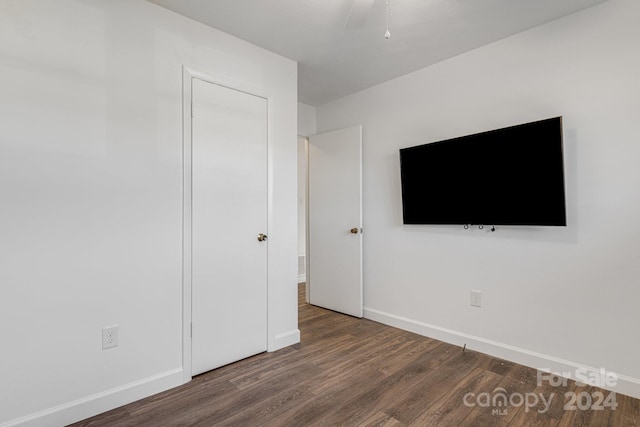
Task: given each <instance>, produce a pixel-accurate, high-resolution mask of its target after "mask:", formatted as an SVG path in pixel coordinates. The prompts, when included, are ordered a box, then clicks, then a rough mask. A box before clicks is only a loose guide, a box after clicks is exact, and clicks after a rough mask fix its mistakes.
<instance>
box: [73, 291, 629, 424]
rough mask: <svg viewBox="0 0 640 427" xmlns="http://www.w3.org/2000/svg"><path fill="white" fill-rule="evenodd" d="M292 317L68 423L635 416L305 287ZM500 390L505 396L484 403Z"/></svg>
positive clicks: (578, 420)
mask: <svg viewBox="0 0 640 427" xmlns="http://www.w3.org/2000/svg"><path fill="white" fill-rule="evenodd" d="M299 327H300V331H301V343H300V344H297V345H294V346H292V347H288V348H285V349H282V350H280V351H277V352H274V353H263V354H259V355H257V356H254V357H251V358H248V359H245V360H242V361H240V362H237V363H234V364H231V365H228V366H225V367H222V368H219V369H216V370H214V371H211V372H208V373H205V374H203V375H200V376H198V377H196V378H194V379H193V381H191V382H190V383H188V384H185V385H184V386H181V387H177V388H174V389H172V390H168V391H166V392H163V393H160V394H157V395H155V396H151V397H149V398H146V399H143V400H140V401H138V402H134V403H131V404H129V405H126V406H123V407H121V408H118V409H115V410H113V411H110V412H106V413H104V414H101V415H98V416H96V417H93V418H89V419H87V420H84V421H81V422H79V423H76V424H74V426H118V427H123V426H124V427H126V426H154V427H156V426H294V427H302V426H412V427H414V426H420V427H422V426H473V427H482V426H526V427H529V426H540V427H546V426H549V427H551V426H553V427H569V426H596V427H604V426H611V427H631V426H640V401H639V400H637V399H632V398H630V397H626V396H622V395H616V402H617V404H618V407H617V409H616V410H611V409H610V408H607V409H604V410H573V411H572V410H565V409H564V406H565V404H566V403H567V402H568V401H567V400H566V399H565V397H564V396H565V393H567V392H577V393H588V394H589V396H595V393H596V392H597V391H598V390H597V389H595V388H593V387H576V384H575V383H573V382H569V383H568V384H567V386H565V387H551V386H550V385H549V384H547V383H546V382H545V383H543V384H541V385H538V384H537V382H538V381H537V375H536V371H535V370H534V369H530V368H526V367H524V366H520V365H516V364H514V363H511V362H508V361H505V360H499V359H496V358H493V357H489V356H487V355H484V354H480V353H475V352H473V351H469V350H467V351H465V352H463V351H462V349H461V348H459V347H456V346H452V345H449V344H446V343H443V342H440V341H436V340H432V339H430V338H425V337H422V336H419V335H415V334H412V333H409V332H405V331H402V330H399V329H395V328H391V327H388V326H385V325H381V324H379V323H375V322H372V321H369V320H365V319H355V318H352V317H349V316H344V315H341V314H338V313H334V312H331V311H328V310H324V309H321V308H318V307H314V306H310V305H308V304H305V303H304V287H303V286H301V287H300V290H299ZM498 388H502V389H504V394H505V395H506V396H507V397H510V398H511V399H512V402H511V404H509V403H507V405H506V406H497V404H498V403H501V401H500V400H499V399H498V400H496V406H492V405H490V406H485V402H486V400H483V399H485V398H487V397H489V401H488V402H489V403H491V402H492V401H493V398H494V397H495V396H496V394H498V393H499V391H500V390H497V389H498ZM482 393H485V394H484V395H482ZM486 393H488V394H486ZM534 393H535V396H544V398H545V399H547V400H549V398H550V397H551V396H552V395H553V396H554V398H553V400H552V401H551V404H550V405H549V406H548V409H546V410H545V408H546V407H545V406H544V402H542V401H539V402H538V404H537V405H535V406H533V403H535V402H534V401H533V396H534ZM603 393H604V396H607V395H608V392H607V391H603ZM465 396H467V402H468V403H469V404H468V405H465V403H464V399H465ZM514 396H515V397H514ZM518 396H523V398H524V397H526V396H529V397H528V398H529V399H531V404H532V405H531V407H529V408H527V406H526V405H523V404H520V401H519V400H518ZM585 399H586V397H585ZM585 402H586V400H583V401H582V404H583V406H584V404H585Z"/></svg>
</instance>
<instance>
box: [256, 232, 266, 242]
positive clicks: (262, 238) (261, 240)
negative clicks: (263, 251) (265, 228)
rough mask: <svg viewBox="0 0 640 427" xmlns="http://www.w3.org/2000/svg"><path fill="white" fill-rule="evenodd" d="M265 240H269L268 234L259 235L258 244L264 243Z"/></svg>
mask: <svg viewBox="0 0 640 427" xmlns="http://www.w3.org/2000/svg"><path fill="white" fill-rule="evenodd" d="M265 240H267V235H266V234H262V233H260V234H258V242H264V241H265Z"/></svg>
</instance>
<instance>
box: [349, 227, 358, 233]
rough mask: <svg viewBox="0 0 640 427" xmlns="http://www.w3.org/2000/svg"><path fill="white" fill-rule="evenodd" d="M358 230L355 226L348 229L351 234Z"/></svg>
mask: <svg viewBox="0 0 640 427" xmlns="http://www.w3.org/2000/svg"><path fill="white" fill-rule="evenodd" d="M358 231H359V230H358V229H357V228H356V227H354V228H352V229H351V230H349V232H350V233H351V234H358Z"/></svg>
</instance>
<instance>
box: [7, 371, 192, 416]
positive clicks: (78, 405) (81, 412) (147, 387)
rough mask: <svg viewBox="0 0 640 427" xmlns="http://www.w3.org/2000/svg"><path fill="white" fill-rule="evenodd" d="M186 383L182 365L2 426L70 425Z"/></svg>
mask: <svg viewBox="0 0 640 427" xmlns="http://www.w3.org/2000/svg"><path fill="white" fill-rule="evenodd" d="M182 384H183V376H182V368H177V369H172V370H170V371H166V372H162V373H160V374H157V375H154V376H151V377H148V378H144V379H142V380H138V381H134V382H132V383H129V384H125V385H122V386H119V387H115V388H112V389H110V390H106V391H103V392H100V393H96V394H92V395H90V396H87V397H83V398H81V399H78V400H74V401H72V402H68V403H64V404H62V405H59V406H55V407H53V408H49V409H45V410H43V411H40V412H36V413H35V414H31V415H27V416H24V417H21V418H16V419H14V420H11V421H7V422H5V423H2V424H0V427H10V426H11V427H13V426H21V427H49V426H62V425H67V424H71V423H75V422H77V421H81V420H84V419H85V418H89V417H92V416H94V415H98V414H101V413H103V412H106V411H110V410H112V409H115V408H117V407H119V406H122V405H126V404H128V403H131V402H135V401H136V400H140V399H142V398H145V397H148V396H151V395H153V394H156V393H160V392H162V391H165V390H168V389H170V388H173V387H177V386H179V385H182Z"/></svg>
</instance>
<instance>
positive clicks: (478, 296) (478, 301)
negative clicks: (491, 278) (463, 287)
mask: <svg viewBox="0 0 640 427" xmlns="http://www.w3.org/2000/svg"><path fill="white" fill-rule="evenodd" d="M471 306H472V307H482V292H480V291H471Z"/></svg>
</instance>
